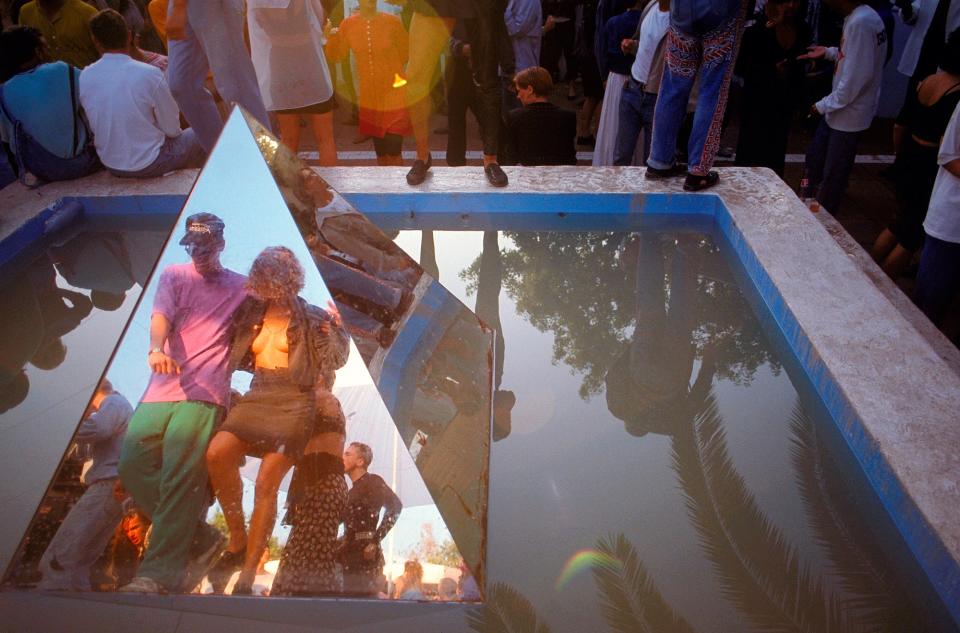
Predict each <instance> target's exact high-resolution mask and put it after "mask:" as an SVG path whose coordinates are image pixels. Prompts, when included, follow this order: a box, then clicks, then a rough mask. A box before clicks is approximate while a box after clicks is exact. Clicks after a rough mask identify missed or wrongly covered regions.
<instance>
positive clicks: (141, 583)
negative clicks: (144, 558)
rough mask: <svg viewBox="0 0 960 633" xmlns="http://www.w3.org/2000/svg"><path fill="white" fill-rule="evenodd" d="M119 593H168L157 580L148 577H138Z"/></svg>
mask: <svg viewBox="0 0 960 633" xmlns="http://www.w3.org/2000/svg"><path fill="white" fill-rule="evenodd" d="M117 591H122V592H123V593H167V590H166V589H164V588H163V587H162V586H161V585H160V584H159V583H158V582H157V581H156V580H154V579H153V578H147V577H146V576H137V577H136V578H134V579H133V580H131V581H130V582H128V583H127V584H125V585H124V586H122V587H120V589H118V590H117Z"/></svg>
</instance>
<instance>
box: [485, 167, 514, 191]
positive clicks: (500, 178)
mask: <svg viewBox="0 0 960 633" xmlns="http://www.w3.org/2000/svg"><path fill="white" fill-rule="evenodd" d="M483 173H484V174H486V176H487V181H488V182H489V183H490V184H491V185H493V186H494V187H506V186H507V185H508V184H509V183H510V180H509V179H508V178H507V174H505V173H504V171H503V170H502V169H501V168H500V165H498V164H497V163H490V164H489V165H484V167H483Z"/></svg>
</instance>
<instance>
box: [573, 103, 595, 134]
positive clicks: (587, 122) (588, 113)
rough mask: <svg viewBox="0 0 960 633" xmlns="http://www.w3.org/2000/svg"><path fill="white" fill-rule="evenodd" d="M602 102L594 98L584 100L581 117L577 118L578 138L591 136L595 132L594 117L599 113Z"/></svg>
mask: <svg viewBox="0 0 960 633" xmlns="http://www.w3.org/2000/svg"><path fill="white" fill-rule="evenodd" d="M599 105H600V102H599V101H597V100H596V99H595V98H593V97H587V98H586V99H584V100H583V106H581V108H580V112H579V115H580V116H579V117H577V128H578V130H579V131H578V132H577V136H590V135H591V134H592V133H593V132H592V131H591V130H592V128H593V115H594V114H595V113H596V111H597V106H599Z"/></svg>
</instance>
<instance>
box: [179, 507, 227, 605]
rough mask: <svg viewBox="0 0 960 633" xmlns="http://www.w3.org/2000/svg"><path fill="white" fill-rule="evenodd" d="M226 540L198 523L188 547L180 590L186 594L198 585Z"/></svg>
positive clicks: (215, 530) (218, 532) (214, 529)
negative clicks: (185, 569) (187, 559)
mask: <svg viewBox="0 0 960 633" xmlns="http://www.w3.org/2000/svg"><path fill="white" fill-rule="evenodd" d="M226 541H227V539H226V538H225V537H224V536H223V534H221V533H220V531H219V530H217V529H216V528H215V527H213V526H212V525H208V524H206V523H200V524H199V525H198V526H197V530H196V533H195V534H194V536H193V543H191V545H190V560H189V562H188V563H187V571H186V573H185V574H184V578H183V585H182V589H183V590H184V591H186V592H187V593H189V592H191V591H193V588H194V587H196V586H197V585H199V584H200V581H201V580H203V578H204V576H206V575H207V574H208V573H209V572H210V569H211V568H212V567H213V565H214V564H216V562H217V557H218V556H219V555H220V552H222V551H223V548H224V546H225V545H226Z"/></svg>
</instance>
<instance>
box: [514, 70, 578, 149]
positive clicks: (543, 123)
mask: <svg viewBox="0 0 960 633" xmlns="http://www.w3.org/2000/svg"><path fill="white" fill-rule="evenodd" d="M513 81H514V84H515V85H516V87H517V98H519V99H520V103H522V104H523V107H522V108H517V109H516V110H512V111H510V112H509V113H508V114H507V147H508V152H507V153H508V156H509V159H510V160H511V161H515V162H516V163H517V164H520V165H525V166H528V167H530V166H534V165H576V164H577V148H576V146H575V145H574V138H575V137H576V135H577V115H576V114H574V113H573V111H571V110H564V109H562V108H560V107H558V106H556V105H554V104H552V103H550V101H549V96H550V93H551V92H552V91H553V79H552V78H551V77H550V73H549V72H547V69H546V68H541V67H540V66H534V67H532V68H526V69H524V70H521V71H520V72H518V73H517V74H516V76H515V77H514V79H513Z"/></svg>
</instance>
